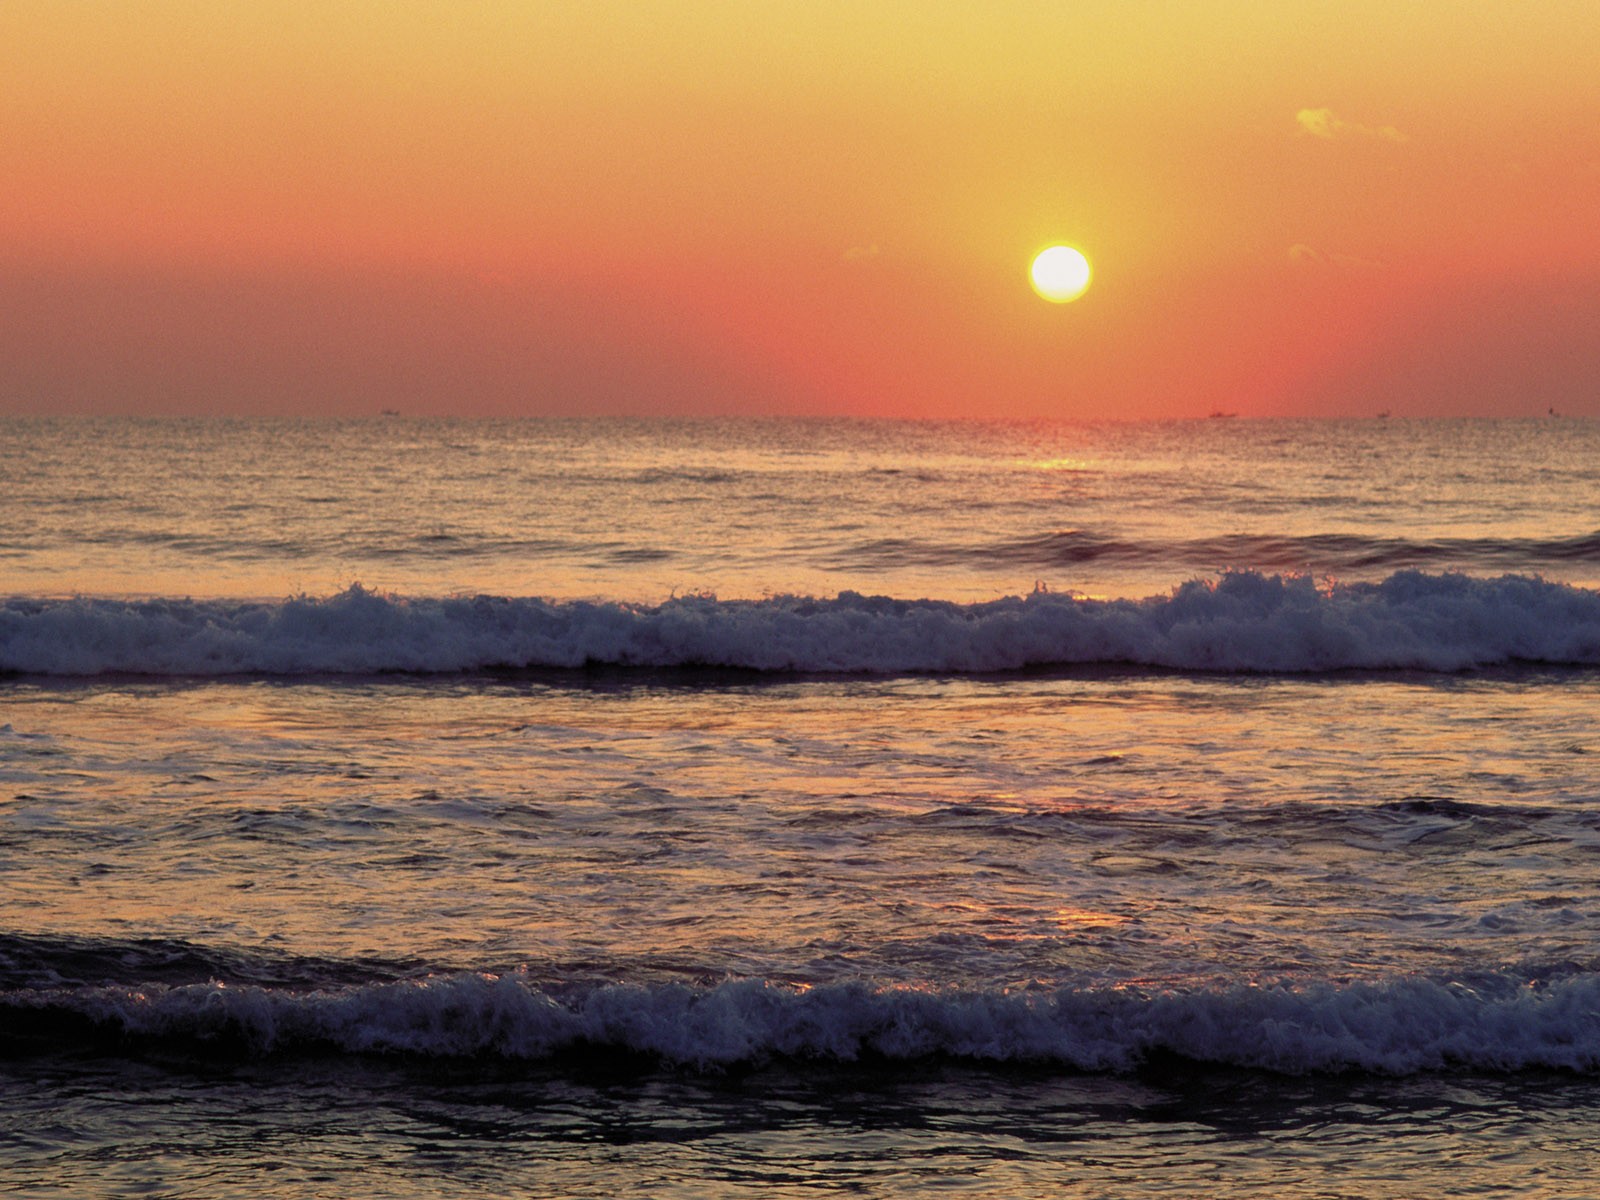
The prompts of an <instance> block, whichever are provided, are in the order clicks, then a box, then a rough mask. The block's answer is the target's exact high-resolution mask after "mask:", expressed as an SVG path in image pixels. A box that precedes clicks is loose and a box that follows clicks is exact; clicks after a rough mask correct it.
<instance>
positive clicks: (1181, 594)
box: [0, 571, 1600, 675]
mask: <svg viewBox="0 0 1600 1200" xmlns="http://www.w3.org/2000/svg"><path fill="white" fill-rule="evenodd" d="M1518 660H1525V661H1537V662H1545V663H1560V664H1595V663H1600V593H1596V592H1594V591H1590V590H1587V589H1583V588H1578V587H1573V586H1570V585H1566V584H1559V583H1551V582H1547V581H1545V580H1542V579H1537V578H1530V577H1526V576H1514V575H1507V576H1502V577H1500V578H1497V579H1478V578H1472V577H1468V576H1464V575H1454V574H1445V575H1429V574H1423V573H1420V572H1414V571H1406V572H1400V573H1398V574H1395V575H1393V576H1391V577H1389V578H1388V579H1386V580H1384V581H1383V582H1381V583H1375V584H1348V585H1339V586H1334V587H1331V588H1319V587H1317V586H1316V584H1315V583H1314V581H1313V580H1311V579H1309V578H1306V577H1301V576H1279V575H1260V574H1256V573H1253V572H1236V573H1231V574H1228V575H1224V576H1223V577H1221V578H1220V579H1219V580H1217V581H1214V582H1210V581H1202V580H1195V581H1191V582H1189V583H1186V584H1184V585H1182V586H1180V587H1178V588H1175V589H1173V591H1172V592H1171V593H1170V594H1169V595H1166V596H1157V597H1151V598H1149V599H1145V600H1089V599H1083V598H1078V597H1073V596H1068V595H1058V594H1051V593H1040V594H1035V595H1030V596H1025V597H1007V598H1005V599H1000V600H994V601H988V602H984V603H977V604H957V603H952V602H948V601H940V600H895V599H890V598H887V597H881V596H862V595H858V594H856V593H853V592H845V593H841V594H840V595H839V596H838V597H836V598H834V599H831V600H819V599H809V598H802V597H792V596H785V597H775V598H771V599H765V600H751V601H744V600H739V601H718V600H716V599H714V598H709V597H700V596H692V597H684V598H676V599H673V600H670V601H668V602H666V603H664V604H660V605H654V606H644V605H627V604H612V603H588V602H560V603H558V602H551V601H544V600H537V599H511V598H504V597H495V596H476V597H450V598H442V599H440V598H405V597H397V596H384V595H380V594H377V593H374V592H371V591H368V590H366V589H364V588H361V587H359V586H357V587H351V588H350V589H348V590H346V591H344V592H342V593H340V594H338V595H336V596H332V597H328V598H325V599H313V598H304V597H302V598H297V599H292V600H287V601H284V602H281V603H244V602H237V601H194V600H170V599H168V600H106V599H92V598H76V599H65V600H38V599H12V600H9V601H6V602H5V603H3V604H0V671H5V672H20V673H32V674H43V675H96V674H104V673H134V674H151V675H221V674H271V675H304V674H333V673H357V674H367V673H377V672H393V671H403V672H447V671H463V670H478V669H485V668H497V667H511V668H571V667H579V666H584V665H590V664H599V665H617V666H648V667H676V666H714V667H736V668H748V669H753V670H760V671H815V672H866V673H895V672H902V671H950V672H985V671H1003V670H1012V669H1016V668H1021V667H1030V666H1053V665H1070V664H1084V663H1125V664H1133V665H1141V666H1152V667H1172V668H1178V669H1186V670H1222V671H1260V672H1299V671H1327V670H1337V669H1343V668H1362V669H1373V670H1386V669H1421V670H1437V671H1455V670H1462V669H1465V668H1469V667H1477V666H1486V665H1492V664H1497V663H1504V662H1510V661H1518Z"/></svg>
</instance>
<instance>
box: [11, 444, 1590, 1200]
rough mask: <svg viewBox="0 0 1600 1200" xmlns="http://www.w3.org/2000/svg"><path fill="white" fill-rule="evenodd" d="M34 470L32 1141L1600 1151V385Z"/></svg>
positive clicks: (511, 1183)
mask: <svg viewBox="0 0 1600 1200" xmlns="http://www.w3.org/2000/svg"><path fill="white" fill-rule="evenodd" d="M0 484H3V487H0V1191H13V1192H17V1193H20V1194H27V1195H38V1196H135V1195H138V1196H152V1195H154V1196H166V1195H171V1196H179V1195H182V1196H191V1195H206V1196H241V1197H242V1196H261V1195H273V1196H276V1197H285V1198H295V1197H396V1198H399V1197H414V1196H467V1195H472V1196H477V1195H483V1194H496V1195H530V1196H593V1197H602V1196H604V1197H614V1196H618V1195H657V1196H684V1197H689V1196H693V1197H707V1196H709V1197H723V1196H744V1195H762V1196H784V1195H799V1194H802V1193H804V1194H813V1193H819V1192H820V1193H827V1192H830V1191H831V1192H839V1193H844V1194H856V1195H861V1194H865V1195H884V1196H893V1195H926V1194H949V1195H995V1196H1009V1197H1018V1196H1024V1197H1025V1196H1047V1195H1048V1196H1077V1197H1090V1196H1094V1197H1101V1196H1103V1197H1145V1196H1195V1195H1207V1196H1272V1197H1274V1198H1277V1200H1284V1198H1289V1197H1294V1198H1299V1197H1322V1198H1328V1197H1391V1196H1392V1197H1412V1196H1419V1195H1428V1196H1466V1195H1496V1196H1500V1195H1539V1196H1555V1195H1560V1196H1576V1195H1593V1194H1600V1165H1597V1164H1600V1157H1597V1156H1596V1151H1600V886H1597V880H1600V732H1597V726H1596V720H1595V714H1596V713H1597V711H1600V592H1597V591H1596V586H1597V584H1600V499H1597V498H1600V425H1596V424H1593V423H1589V422H1584V421H1576V420H1568V419H1551V420H1546V421H1525V422H1474V421H1461V422H1449V421H1433V422H1416V421H1399V420H1394V421H1388V420H1384V421H1379V420H1374V421H1366V422H1346V423H1319V422H1287V421H1282V422H1279V421H1263V422H1257V421H1245V420H1212V421H1199V422H1186V423H1178V424H1170V425H1067V424H1062V425H1044V424H1039V425H1015V426H1014V425H1000V424H960V423H955V424H909V423H855V422H830V421H811V422H803V421H797V422H782V421H748V422H742V421H728V422H682V423H674V422H603V421H593V422H506V423H487V422H485V423H471V422H444V421H438V422H435V421H412V420H407V419H401V418H390V419H385V420H377V421H366V422H350V423H335V422H321V423H295V422H225V421H149V422H145V421H130V420H117V421H98V422H97V421H61V422H56V421H18V420H12V421H5V422H0Z"/></svg>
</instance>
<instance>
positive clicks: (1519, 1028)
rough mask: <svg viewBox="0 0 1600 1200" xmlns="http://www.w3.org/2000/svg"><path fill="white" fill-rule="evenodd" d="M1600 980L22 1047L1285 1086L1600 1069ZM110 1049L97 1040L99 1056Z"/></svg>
mask: <svg viewBox="0 0 1600 1200" xmlns="http://www.w3.org/2000/svg"><path fill="white" fill-rule="evenodd" d="M1597 1009H1600V977H1597V976H1595V975H1592V974H1581V975H1574V976H1570V977H1567V978H1565V979H1559V980H1556V981H1553V982H1549V983H1544V984H1533V983H1515V982H1512V981H1501V982H1500V983H1499V984H1498V985H1490V986H1487V987H1477V988H1475V987H1471V986H1467V985H1465V984H1462V983H1458V982H1449V981H1442V982H1441V981H1432V980H1427V979H1420V978H1404V979H1397V980H1392V981H1388V982H1378V983H1361V984H1347V985H1342V986H1340V985H1334V984H1319V985H1314V986H1309V987H1289V986H1266V987H1253V986H1233V987H1228V988H1213V989H1200V990H1193V991H1182V990H1173V991H1156V992H1153V993H1152V992H1146V991H1143V990H1140V989H1134V988H1103V989H1091V990H1075V989H1070V988H1063V989H1060V990H1056V991H1046V992H1020V993H1007V992H992V993H985V992H960V991H919V990H913V989H904V988H888V989H879V988H873V987H870V986H867V985H865V984H842V985H830V986H822V987H816V988H812V989H808V990H802V989H795V988H790V987H784V986H778V985H773V984H768V983H765V982H762V981H759V980H741V981H729V982H725V983H722V984H720V985H716V986H711V987H700V988H692V987H686V986H680V985H657V986H642V985H638V986H634V985H607V986H599V987H595V988H593V989H591V990H588V991H586V992H583V993H581V994H577V995H561V996H559V997H558V996H557V995H552V994H549V993H547V992H545V991H542V990H540V988H539V987H537V986H535V985H534V984H533V983H531V982H529V981H528V980H526V979H525V978H523V977H521V976H520V975H505V976H494V975H478V974H457V975H448V976H440V977H435V978H429V979H424V980H420V981H414V982H395V983H379V984H370V985H365V986H355V987H350V988H346V989H342V990H326V991H310V992H296V991H290V990H280V989H271V988H264V987H259V986H245V987H231V986H225V985H223V984H221V983H217V982H211V983H207V984H191V985H185V986H175V987H157V988H149V989H142V990H139V989H131V988H125V987H96V988H82V989H62V990H45V991H37V992H11V993H7V994H3V995H0V1014H3V1015H4V1016H5V1017H6V1021H5V1025H6V1026H8V1027H9V1028H10V1030H11V1036H18V1035H19V1034H24V1035H25V1034H28V1033H29V1032H30V1031H31V1036H33V1037H34V1038H36V1039H37V1038H41V1037H47V1038H49V1039H50V1040H52V1041H53V1042H55V1043H56V1044H57V1046H58V1048H60V1049H71V1048H72V1046H71V1045H68V1044H66V1043H69V1042H75V1039H82V1038H84V1037H85V1035H87V1036H88V1040H90V1041H99V1042H100V1043H101V1044H103V1043H104V1040H105V1038H106V1037H107V1036H108V1035H109V1036H111V1037H113V1038H115V1039H117V1040H118V1041H126V1040H127V1039H130V1038H131V1039H134V1040H136V1041H142V1040H147V1039H157V1040H161V1041H163V1042H170V1041H177V1042H179V1043H182V1044H185V1045H188V1046H190V1047H191V1048H200V1047H204V1046H207V1045H218V1044H222V1045H230V1046H232V1047H234V1048H235V1049H236V1050H239V1051H242V1052H244V1053H274V1052H276V1053H285V1052H292V1053H327V1052H333V1053H381V1054H406V1055H420V1056H427V1057H475V1056H495V1057H504V1058H511V1059H521V1060H539V1059H547V1058H550V1057H552V1056H556V1055H559V1054H561V1053H563V1052H564V1051H569V1050H576V1049H586V1050H594V1049H602V1050H609V1051H617V1052H623V1053H629V1054H639V1055H644V1056H648V1057H651V1058H654V1059H657V1060H660V1061H664V1062H667V1063H672V1064H678V1065H682V1066H690V1067H697V1068H721V1067H727V1066H730V1065H734V1064H742V1063H753V1062H761V1061H767V1060H772V1059H796V1060H804V1059H815V1060H828V1061H843V1062H848V1061H854V1060H858V1059H861V1058H863V1057H874V1056H877V1057H884V1058H889V1059H917V1058H927V1057H949V1058H956V1059H963V1060H970V1061H975V1062H982V1063H1013V1062H1033V1063H1044V1064H1053V1065H1057V1066H1061V1067H1065V1068H1070V1069H1074V1070H1085V1071H1099V1072H1125V1071H1129V1070H1134V1069H1137V1068H1138V1067H1140V1066H1141V1065H1142V1064H1145V1063H1147V1062H1149V1061H1150V1060H1151V1059H1152V1058H1154V1057H1158V1056H1163V1055H1165V1056H1176V1057H1178V1058H1182V1059H1185V1060H1189V1061H1193V1062H1198V1063H1208V1064H1220V1065H1225V1066H1230V1067H1246V1068H1252V1069H1261V1070H1269V1071H1276V1072H1283V1073H1291V1074H1296V1073H1305V1072H1316V1071H1347V1070H1362V1071H1372V1072H1382V1073H1390V1074H1410V1073H1415V1072H1419V1071H1433V1070H1448V1069H1470V1070H1494V1071H1517V1070H1529V1069H1552V1068H1555V1069H1564V1070H1571V1071H1576V1072H1583V1073H1593V1072H1594V1071H1596V1070H1597V1069H1600V1021H1597V1019H1596V1016H1595V1013H1596V1011H1597ZM96 1035H98V1036H96Z"/></svg>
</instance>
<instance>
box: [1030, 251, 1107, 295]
mask: <svg viewBox="0 0 1600 1200" xmlns="http://www.w3.org/2000/svg"><path fill="white" fill-rule="evenodd" d="M1091 275H1092V272H1091V271H1090V269H1089V260H1088V259H1087V258H1085V257H1084V256H1083V252H1082V251H1081V250H1078V249H1075V248H1074V247H1072V246H1051V247H1049V248H1048V249H1045V250H1041V251H1039V253H1038V254H1037V255H1036V256H1035V257H1034V260H1033V265H1032V266H1031V267H1029V268H1028V278H1029V279H1030V280H1032V282H1033V290H1034V291H1036V292H1038V293H1039V295H1040V296H1042V297H1044V299H1046V300H1048V301H1050V302H1051V303H1052V304H1065V303H1066V302H1067V301H1069V300H1076V299H1077V298H1078V297H1079V296H1081V295H1083V294H1084V292H1086V291H1088V290H1089V280H1090V278H1091Z"/></svg>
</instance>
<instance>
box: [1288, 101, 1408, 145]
mask: <svg viewBox="0 0 1600 1200" xmlns="http://www.w3.org/2000/svg"><path fill="white" fill-rule="evenodd" d="M1294 120H1295V124H1296V125H1298V126H1300V132H1302V133H1308V134H1310V135H1311V136H1312V137H1319V138H1326V139H1328V140H1329V141H1332V140H1333V139H1335V138H1365V139H1369V140H1373V141H1379V142H1409V141H1410V140H1411V139H1410V138H1409V137H1407V136H1406V135H1405V134H1403V133H1401V132H1400V130H1398V129H1396V128H1395V127H1394V126H1393V125H1362V124H1359V123H1358V122H1356V121H1346V120H1345V119H1344V118H1342V117H1340V116H1339V115H1338V114H1336V113H1335V112H1334V111H1333V109H1331V108H1302V109H1301V110H1300V111H1299V112H1297V113H1295V115H1294Z"/></svg>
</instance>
